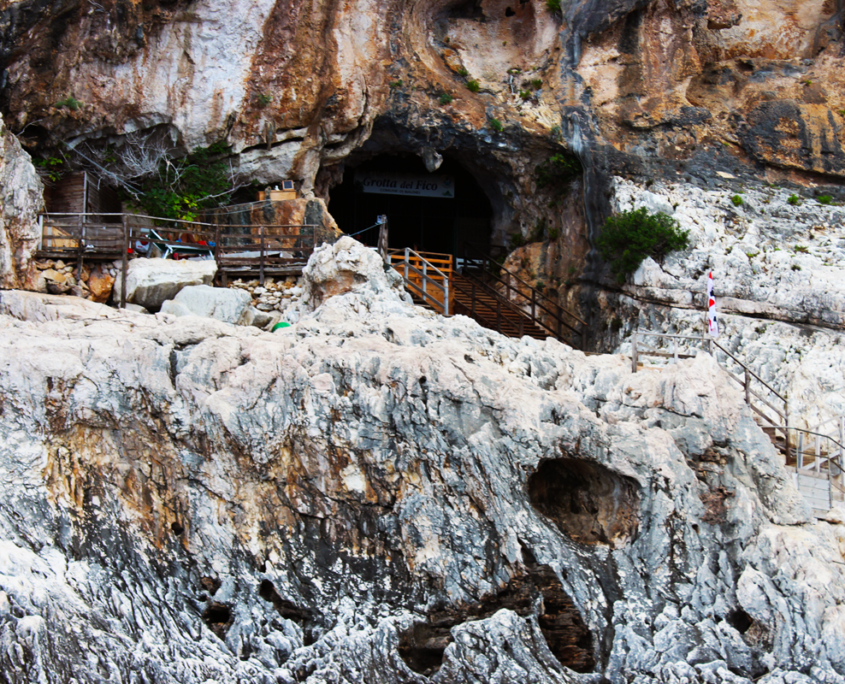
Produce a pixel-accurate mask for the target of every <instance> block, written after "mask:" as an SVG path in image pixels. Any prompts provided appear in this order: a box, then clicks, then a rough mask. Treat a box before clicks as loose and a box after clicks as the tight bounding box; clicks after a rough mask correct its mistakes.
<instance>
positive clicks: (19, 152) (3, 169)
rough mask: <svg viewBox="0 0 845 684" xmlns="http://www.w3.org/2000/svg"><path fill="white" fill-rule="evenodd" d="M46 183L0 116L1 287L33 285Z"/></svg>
mask: <svg viewBox="0 0 845 684" xmlns="http://www.w3.org/2000/svg"><path fill="white" fill-rule="evenodd" d="M42 193H43V186H42V185H41V180H40V179H39V178H38V175H37V174H36V172H35V167H34V166H33V165H32V160H31V159H30V157H29V155H28V154H27V153H26V152H25V151H24V150H23V149H21V146H20V143H19V142H18V139H17V138H16V137H15V136H14V135H12V134H11V133H10V132H9V131H8V130H7V129H6V127H5V125H4V124H3V119H2V117H0V287H2V288H13V287H21V288H28V287H32V285H33V283H34V281H35V279H36V277H35V273H34V269H33V266H32V263H31V257H32V252H33V250H34V249H35V247H36V245H37V244H38V241H39V240H40V239H41V233H40V227H39V224H38V214H39V212H40V211H41V210H42V208H43V206H44V201H43V199H42Z"/></svg>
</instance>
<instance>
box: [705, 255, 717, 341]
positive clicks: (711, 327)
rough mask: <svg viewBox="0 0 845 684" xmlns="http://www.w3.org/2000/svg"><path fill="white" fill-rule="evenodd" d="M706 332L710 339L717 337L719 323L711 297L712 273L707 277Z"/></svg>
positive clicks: (714, 301) (714, 302) (714, 303)
mask: <svg viewBox="0 0 845 684" xmlns="http://www.w3.org/2000/svg"><path fill="white" fill-rule="evenodd" d="M707 330H708V332H709V333H710V337H719V321H718V320H717V319H716V298H715V297H714V296H713V272H712V271H711V272H710V273H709V274H708V276H707Z"/></svg>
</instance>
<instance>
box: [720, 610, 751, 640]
mask: <svg viewBox="0 0 845 684" xmlns="http://www.w3.org/2000/svg"><path fill="white" fill-rule="evenodd" d="M725 619H726V620H727V621H728V624H729V625H730V626H731V627H733V628H734V629H735V630H736V631H737V632H739V633H740V634H745V633H746V632H747V631H748V630H749V629H751V626H752V625H753V624H754V618H752V617H751V616H750V615H749V614H748V613H746V612H745V611H744V610H743V609H742V608H734V609H733V610H732V611H731V612H730V613H728V614H727V615H726V616H725Z"/></svg>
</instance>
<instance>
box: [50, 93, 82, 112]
mask: <svg viewBox="0 0 845 684" xmlns="http://www.w3.org/2000/svg"><path fill="white" fill-rule="evenodd" d="M81 106H82V103H81V102H80V101H79V100H77V99H76V98H75V97H74V96H73V95H70V96H68V97H66V98H65V99H64V100H59V101H58V102H56V107H60V108H61V107H67V108H68V109H70V110H72V111H74V112H76V111H78V110H79V108H80V107H81Z"/></svg>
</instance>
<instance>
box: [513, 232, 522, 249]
mask: <svg viewBox="0 0 845 684" xmlns="http://www.w3.org/2000/svg"><path fill="white" fill-rule="evenodd" d="M509 242H510V246H511V249H516V248H517V247H522V245H524V244H525V238H524V237H522V233H514V234H513V235H511V236H510V239H509Z"/></svg>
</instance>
